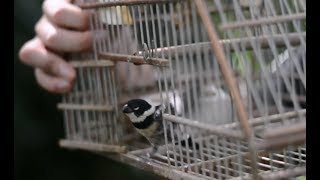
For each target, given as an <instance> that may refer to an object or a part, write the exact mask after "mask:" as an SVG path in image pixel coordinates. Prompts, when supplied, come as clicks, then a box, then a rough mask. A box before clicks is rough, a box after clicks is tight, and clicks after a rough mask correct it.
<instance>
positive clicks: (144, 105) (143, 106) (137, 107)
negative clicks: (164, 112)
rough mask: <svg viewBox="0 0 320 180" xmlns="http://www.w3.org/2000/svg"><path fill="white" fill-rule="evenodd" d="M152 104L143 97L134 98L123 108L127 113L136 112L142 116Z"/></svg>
mask: <svg viewBox="0 0 320 180" xmlns="http://www.w3.org/2000/svg"><path fill="white" fill-rule="evenodd" d="M151 107H152V106H151V105H150V104H149V103H148V102H147V101H145V100H143V99H132V100H130V101H128V102H127V104H125V105H124V106H123V108H122V112H123V113H125V114H129V113H132V112H133V113H134V115H136V117H139V116H141V115H142V114H143V113H144V112H145V111H147V110H149V109H150V108H151Z"/></svg>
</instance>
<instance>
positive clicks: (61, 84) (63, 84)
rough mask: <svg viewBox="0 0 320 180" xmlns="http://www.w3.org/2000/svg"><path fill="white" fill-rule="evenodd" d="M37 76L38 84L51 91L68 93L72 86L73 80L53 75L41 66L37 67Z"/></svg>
mask: <svg viewBox="0 0 320 180" xmlns="http://www.w3.org/2000/svg"><path fill="white" fill-rule="evenodd" d="M35 76H36V80H37V82H38V84H39V85H40V86H41V87H42V88H44V89H45V90H47V91H49V92H53V93H66V92H68V91H70V90H71V88H72V83H71V82H68V81H66V80H64V79H61V78H57V77H54V76H51V75H49V74H47V73H45V72H43V71H42V70H41V69H39V68H36V69H35Z"/></svg>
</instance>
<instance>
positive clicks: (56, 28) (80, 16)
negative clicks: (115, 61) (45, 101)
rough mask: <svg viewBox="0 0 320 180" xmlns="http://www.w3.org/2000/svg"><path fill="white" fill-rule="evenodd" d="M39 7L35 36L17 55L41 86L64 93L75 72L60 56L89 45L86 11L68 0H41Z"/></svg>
mask: <svg viewBox="0 0 320 180" xmlns="http://www.w3.org/2000/svg"><path fill="white" fill-rule="evenodd" d="M42 9H43V16H42V17H41V18H40V20H39V21H38V22H37V24H36V25H35V32H36V36H35V37H34V38H33V39H31V40H29V41H28V42H26V43H25V44H24V45H23V46H22V48H21V49H20V51H19V57H20V59H21V61H22V62H23V63H24V64H27V65H29V66H31V67H33V68H34V72H35V77H36V80H37V82H38V84H39V85H40V86H41V87H42V88H44V89H46V90H47V91H49V92H53V93H65V92H68V91H69V90H70V89H71V88H72V84H73V81H74V79H75V75H76V73H75V70H74V69H73V67H72V66H71V65H70V64H69V63H67V62H66V61H65V59H63V56H62V55H63V53H66V52H79V51H83V50H87V49H89V48H90V47H91V44H92V36H91V33H90V31H89V14H88V13H87V12H85V11H83V10H82V9H80V8H79V7H77V6H75V5H73V4H71V3H70V0H45V1H44V2H43V4H42Z"/></svg>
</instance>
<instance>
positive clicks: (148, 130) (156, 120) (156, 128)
mask: <svg viewBox="0 0 320 180" xmlns="http://www.w3.org/2000/svg"><path fill="white" fill-rule="evenodd" d="M170 108H171V111H173V114H174V107H173V106H172V105H171V104H170ZM163 111H168V108H166V106H165V105H164V104H160V105H154V104H153V103H149V102H147V101H146V100H144V99H131V100H129V101H128V102H127V103H126V104H125V105H124V106H123V108H122V112H123V113H124V114H125V115H127V116H128V117H129V119H130V121H131V123H132V125H133V126H134V127H135V129H136V130H137V131H138V132H139V133H140V134H141V135H143V136H144V137H145V138H146V139H147V140H148V141H149V143H150V144H151V146H152V151H151V154H149V155H154V154H155V153H156V152H157V151H158V147H159V146H161V145H163V144H164V143H165V142H164V133H165V131H164V127H163V123H162V121H163V119H162V112H163ZM166 129H169V128H166ZM175 136H176V134H175ZM185 137H187V138H182V139H183V140H181V142H180V144H181V145H182V146H186V144H187V143H188V145H189V147H192V146H193V141H192V139H191V136H190V135H188V134H186V136H185ZM168 140H170V137H168ZM176 144H178V142H176ZM195 147H196V149H199V145H198V144H197V143H195Z"/></svg>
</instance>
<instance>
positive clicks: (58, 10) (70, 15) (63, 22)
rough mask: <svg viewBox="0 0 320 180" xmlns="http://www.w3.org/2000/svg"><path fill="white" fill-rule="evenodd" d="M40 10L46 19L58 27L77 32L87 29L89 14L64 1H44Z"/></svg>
mask: <svg viewBox="0 0 320 180" xmlns="http://www.w3.org/2000/svg"><path fill="white" fill-rule="evenodd" d="M42 9H43V12H44V14H45V15H46V16H47V18H48V19H49V20H50V21H52V22H53V23H55V24H57V25H58V26H62V27H68V28H75V29H78V30H85V29H88V28H89V13H88V12H87V11H84V10H82V9H81V8H79V7H77V6H75V5H73V4H71V3H69V2H67V1H65V0H64V1H61V0H46V1H44V2H43V4H42Z"/></svg>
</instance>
